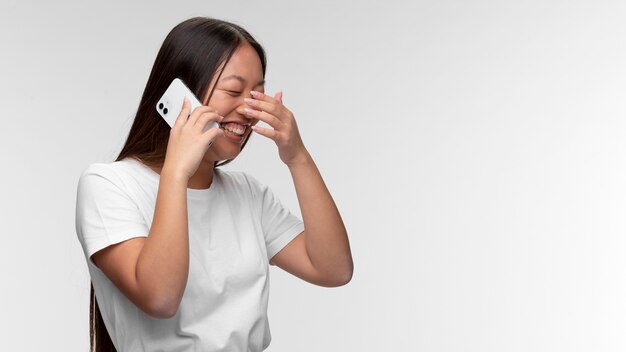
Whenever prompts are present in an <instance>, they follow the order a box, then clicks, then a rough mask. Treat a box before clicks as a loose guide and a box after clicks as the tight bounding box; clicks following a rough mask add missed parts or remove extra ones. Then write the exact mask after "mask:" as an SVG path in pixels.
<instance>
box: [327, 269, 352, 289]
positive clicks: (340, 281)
mask: <svg viewBox="0 0 626 352" xmlns="http://www.w3.org/2000/svg"><path fill="white" fill-rule="evenodd" d="M353 272H354V270H353V269H352V267H350V269H349V270H346V271H343V272H336V273H334V275H332V276H330V277H332V278H330V277H329V279H328V280H327V281H326V282H324V283H323V284H322V286H326V287H340V286H345V285H347V284H348V283H349V282H350V281H351V280H352V274H353Z"/></svg>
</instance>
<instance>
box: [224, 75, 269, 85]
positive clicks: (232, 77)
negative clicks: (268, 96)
mask: <svg viewBox="0 0 626 352" xmlns="http://www.w3.org/2000/svg"><path fill="white" fill-rule="evenodd" d="M229 79H236V80H238V81H239V82H241V83H243V84H246V79H245V78H243V77H241V76H239V75H230V76H228V77H224V78H222V81H226V80H229ZM256 85H257V86H262V85H265V80H264V79H262V80H260V81H259V82H258V83H257V84H256ZM255 87H256V86H255Z"/></svg>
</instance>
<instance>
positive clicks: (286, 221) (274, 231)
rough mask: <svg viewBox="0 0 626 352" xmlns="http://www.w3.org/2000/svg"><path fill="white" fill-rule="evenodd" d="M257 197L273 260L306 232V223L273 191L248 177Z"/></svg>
mask: <svg viewBox="0 0 626 352" xmlns="http://www.w3.org/2000/svg"><path fill="white" fill-rule="evenodd" d="M247 177H248V180H250V183H251V184H252V186H253V189H254V192H255V194H256V195H257V201H258V202H259V206H260V211H261V225H262V228H263V236H264V237H265V246H266V248H267V258H268V260H271V259H272V257H273V256H274V255H276V253H278V252H280V250H281V249H283V247H285V246H286V245H287V244H288V243H289V242H291V240H293V239H294V238H295V237H296V236H297V235H299V234H300V233H302V232H303V231H304V223H303V222H302V220H300V218H298V217H297V216H295V215H294V214H292V213H291V212H290V211H289V209H287V208H286V207H285V206H284V205H283V204H282V203H281V202H280V199H278V197H276V196H275V195H274V193H273V192H272V190H271V189H270V188H269V187H268V186H267V185H265V184H263V183H261V182H259V181H258V180H257V179H256V178H254V177H253V176H250V175H247Z"/></svg>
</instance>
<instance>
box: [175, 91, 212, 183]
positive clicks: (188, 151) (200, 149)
mask: <svg viewBox="0 0 626 352" xmlns="http://www.w3.org/2000/svg"><path fill="white" fill-rule="evenodd" d="M190 105H191V104H190V103H189V100H188V99H187V98H185V101H184V102H183V108H182V110H181V111H180V114H179V115H178V117H177V118H176V121H175V122H174V126H173V127H172V129H171V130H170V138H169V141H168V143H167V152H166V155H165V162H164V164H163V170H168V171H169V172H173V173H175V174H176V175H181V176H183V177H186V179H187V180H189V179H190V178H191V176H193V174H195V173H196V170H198V167H199V166H200V162H201V161H202V158H203V157H204V155H205V153H206V151H207V149H209V147H210V146H211V144H212V142H213V140H214V139H215V138H217V137H222V136H223V135H224V131H222V130H221V129H219V128H210V129H209V130H208V131H206V132H204V128H205V127H206V125H207V124H209V123H210V122H211V121H215V122H220V121H222V119H223V118H224V117H223V116H220V115H219V114H218V113H217V111H215V109H213V108H211V107H209V106H205V105H202V106H198V107H196V108H195V109H194V110H193V111H192V112H191V115H189V110H190ZM187 116H189V117H187Z"/></svg>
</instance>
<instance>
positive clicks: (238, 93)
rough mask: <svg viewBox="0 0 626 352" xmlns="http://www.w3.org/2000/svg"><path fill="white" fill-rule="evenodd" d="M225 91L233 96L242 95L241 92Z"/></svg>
mask: <svg viewBox="0 0 626 352" xmlns="http://www.w3.org/2000/svg"><path fill="white" fill-rule="evenodd" d="M224 91H225V92H226V93H228V94H230V95H232V96H238V95H241V92H238V91H236V90H228V89H224Z"/></svg>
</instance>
